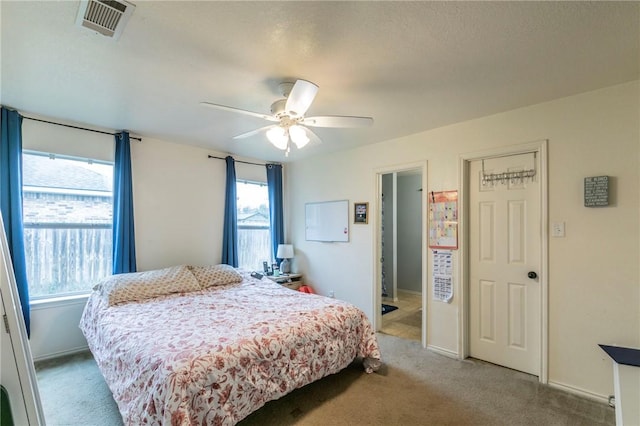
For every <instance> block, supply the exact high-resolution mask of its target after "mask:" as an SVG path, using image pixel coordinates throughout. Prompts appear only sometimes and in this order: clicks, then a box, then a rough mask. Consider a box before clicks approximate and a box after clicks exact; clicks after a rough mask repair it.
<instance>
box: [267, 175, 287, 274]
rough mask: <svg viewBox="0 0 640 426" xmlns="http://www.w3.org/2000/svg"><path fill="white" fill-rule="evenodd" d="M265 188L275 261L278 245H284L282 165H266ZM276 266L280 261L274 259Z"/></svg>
mask: <svg viewBox="0 0 640 426" xmlns="http://www.w3.org/2000/svg"><path fill="white" fill-rule="evenodd" d="M267 187H268V189H269V221H270V230H271V244H272V249H273V258H274V259H276V254H277V253H278V245H279V244H284V212H283V207H282V204H283V203H282V165H281V164H267ZM276 261H277V262H278V264H280V260H279V259H276Z"/></svg>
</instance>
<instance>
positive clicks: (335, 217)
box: [305, 200, 349, 242]
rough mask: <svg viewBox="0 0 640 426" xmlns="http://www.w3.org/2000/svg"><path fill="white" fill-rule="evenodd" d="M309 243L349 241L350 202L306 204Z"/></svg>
mask: <svg viewBox="0 0 640 426" xmlns="http://www.w3.org/2000/svg"><path fill="white" fill-rule="evenodd" d="M305 235H306V239H307V241H341V242H345V241H349V201H348V200H340V201H324V202H320V203H307V204H305Z"/></svg>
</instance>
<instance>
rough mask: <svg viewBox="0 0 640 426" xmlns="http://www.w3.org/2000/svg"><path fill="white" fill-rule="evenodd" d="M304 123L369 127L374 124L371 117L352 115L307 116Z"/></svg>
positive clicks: (326, 125) (315, 125)
mask: <svg viewBox="0 0 640 426" xmlns="http://www.w3.org/2000/svg"><path fill="white" fill-rule="evenodd" d="M302 124H305V125H307V126H313V127H368V126H371V125H372V124H373V118H371V117H351V116H346V115H321V116H317V117H306V118H305V119H304V120H302Z"/></svg>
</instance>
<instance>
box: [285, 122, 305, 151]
mask: <svg viewBox="0 0 640 426" xmlns="http://www.w3.org/2000/svg"><path fill="white" fill-rule="evenodd" d="M289 136H291V140H292V141H293V143H295V144H296V146H297V147H298V149H300V148H303V147H304V146H305V145H306V144H308V143H309V136H307V132H305V131H304V127H302V126H298V125H297V124H296V125H293V126H291V127H289Z"/></svg>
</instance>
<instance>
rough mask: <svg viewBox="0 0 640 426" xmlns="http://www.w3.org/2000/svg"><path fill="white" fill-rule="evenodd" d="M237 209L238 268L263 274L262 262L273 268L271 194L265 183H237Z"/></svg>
mask: <svg viewBox="0 0 640 426" xmlns="http://www.w3.org/2000/svg"><path fill="white" fill-rule="evenodd" d="M236 195H237V197H238V199H237V209H238V266H239V267H240V268H244V269H248V270H257V271H261V270H262V262H264V261H266V262H267V263H269V264H271V262H272V260H273V259H272V255H271V251H272V250H271V232H270V230H269V192H268V189H267V185H266V184H265V183H259V182H241V181H238V182H236Z"/></svg>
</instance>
